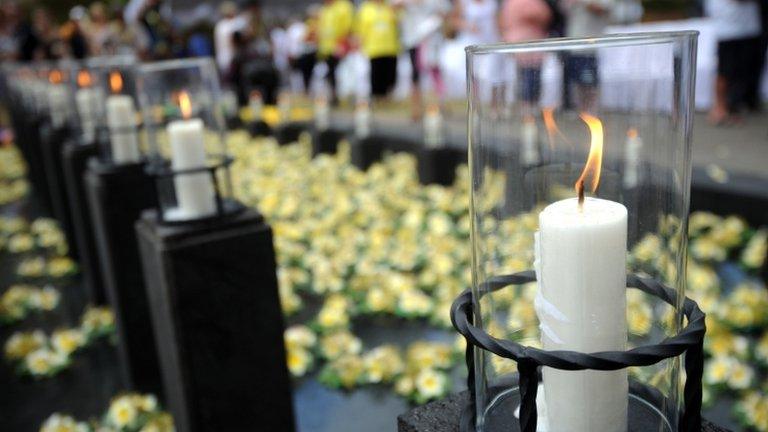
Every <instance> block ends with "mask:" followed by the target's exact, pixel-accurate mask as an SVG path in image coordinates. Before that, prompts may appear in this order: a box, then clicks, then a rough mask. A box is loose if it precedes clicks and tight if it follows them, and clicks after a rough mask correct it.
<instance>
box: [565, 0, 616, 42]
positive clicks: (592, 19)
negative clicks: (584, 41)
mask: <svg viewBox="0 0 768 432" xmlns="http://www.w3.org/2000/svg"><path fill="white" fill-rule="evenodd" d="M590 4H592V5H595V6H599V7H602V8H604V9H605V12H604V13H602V14H601V13H595V12H592V11H591V10H589V5H590ZM565 5H566V6H565V9H566V11H567V21H566V27H565V34H566V36H568V37H589V36H599V35H601V34H603V31H604V30H605V28H606V27H607V26H608V24H609V23H610V20H611V14H612V13H613V8H614V6H615V3H614V2H613V1H611V0H571V1H570V2H566V3H565Z"/></svg>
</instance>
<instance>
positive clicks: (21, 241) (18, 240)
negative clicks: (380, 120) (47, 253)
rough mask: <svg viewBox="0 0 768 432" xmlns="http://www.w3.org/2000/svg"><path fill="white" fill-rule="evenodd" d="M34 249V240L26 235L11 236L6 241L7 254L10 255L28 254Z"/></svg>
mask: <svg viewBox="0 0 768 432" xmlns="http://www.w3.org/2000/svg"><path fill="white" fill-rule="evenodd" d="M34 247H35V239H34V237H32V235H30V234H27V233H19V234H15V235H13V236H12V237H11V238H10V240H8V245H7V248H8V252H10V253H22V252H29V251H31V250H32V248H34Z"/></svg>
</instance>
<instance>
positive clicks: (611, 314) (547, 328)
mask: <svg viewBox="0 0 768 432" xmlns="http://www.w3.org/2000/svg"><path fill="white" fill-rule="evenodd" d="M626 248H627V208H626V207H624V206H623V205H622V204H620V203H617V202H613V201H608V200H603V199H596V198H587V199H585V200H584V203H583V206H580V205H579V202H578V199H577V198H572V199H566V200H562V201H558V202H556V203H554V204H551V205H549V206H547V207H546V208H545V209H544V210H543V211H542V212H541V213H540V214H539V231H538V232H537V233H536V262H535V263H534V267H535V269H536V277H537V280H538V288H539V291H538V294H537V298H536V312H537V315H538V317H539V322H540V326H541V334H542V336H541V338H542V345H543V347H544V349H546V350H571V351H579V352H586V353H591V352H596V351H614V350H619V351H623V350H624V349H625V347H626V343H627V316H626V314H627V312H626ZM542 373H543V379H544V393H545V400H546V402H547V413H548V426H549V431H550V432H626V430H627V398H628V381H627V370H626V369H624V370H618V371H610V372H604V371H578V372H577V371H561V370H557V369H552V368H548V367H545V368H543V372H542Z"/></svg>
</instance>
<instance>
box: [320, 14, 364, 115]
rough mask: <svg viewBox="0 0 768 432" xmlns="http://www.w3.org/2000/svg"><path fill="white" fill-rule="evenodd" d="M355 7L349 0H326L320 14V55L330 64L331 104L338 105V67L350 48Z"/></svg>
mask: <svg viewBox="0 0 768 432" xmlns="http://www.w3.org/2000/svg"><path fill="white" fill-rule="evenodd" d="M354 15H355V11H354V7H353V6H352V2H351V1H349V0H325V2H324V3H323V6H322V7H321V8H320V12H319V15H318V21H317V25H318V49H317V54H318V57H319V58H320V59H321V60H323V61H325V64H326V65H327V66H328V75H326V79H327V80H328V85H329V86H330V87H331V95H332V96H331V104H332V105H338V102H339V97H338V94H337V91H336V68H337V67H338V66H339V62H340V61H341V59H342V58H343V57H344V56H345V55H346V54H347V51H348V50H349V43H350V41H349V38H350V36H351V34H352V26H353V22H354Z"/></svg>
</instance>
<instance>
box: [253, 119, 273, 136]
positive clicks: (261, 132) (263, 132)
mask: <svg viewBox="0 0 768 432" xmlns="http://www.w3.org/2000/svg"><path fill="white" fill-rule="evenodd" d="M248 133H250V134H251V136H252V137H260V136H272V128H271V127H269V125H268V124H267V123H266V122H264V121H263V120H259V121H255V122H251V123H250V124H249V125H248Z"/></svg>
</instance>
